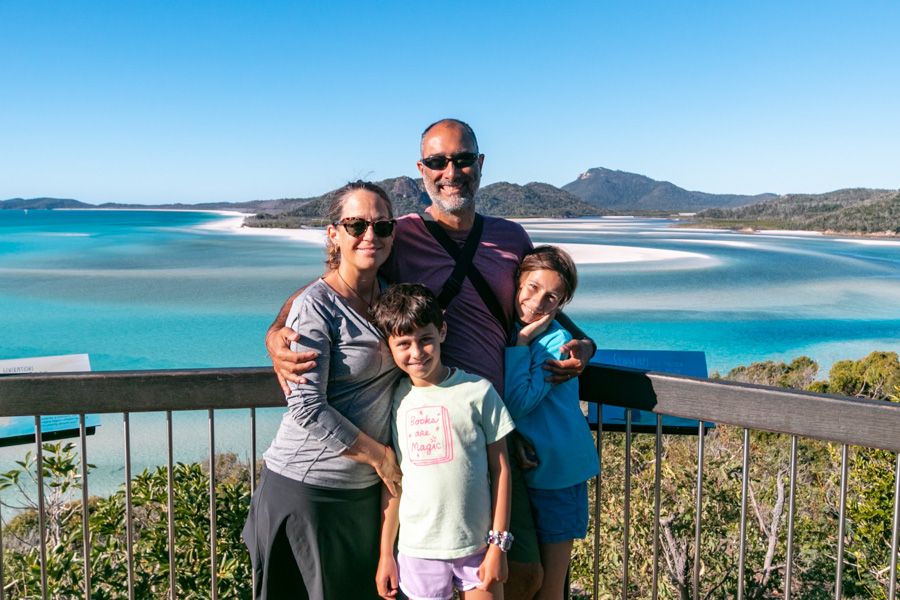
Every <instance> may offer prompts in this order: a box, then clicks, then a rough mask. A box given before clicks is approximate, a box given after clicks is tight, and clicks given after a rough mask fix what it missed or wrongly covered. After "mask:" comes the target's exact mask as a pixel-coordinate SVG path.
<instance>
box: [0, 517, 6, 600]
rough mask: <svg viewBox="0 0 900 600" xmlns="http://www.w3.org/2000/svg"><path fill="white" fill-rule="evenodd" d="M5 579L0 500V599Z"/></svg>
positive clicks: (2, 595) (1, 598) (2, 596)
mask: <svg viewBox="0 0 900 600" xmlns="http://www.w3.org/2000/svg"><path fill="white" fill-rule="evenodd" d="M5 587H6V581H5V580H4V579H3V503H2V502H0V600H4V598H5V594H4V593H3V588H5Z"/></svg>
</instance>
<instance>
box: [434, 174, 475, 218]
mask: <svg viewBox="0 0 900 600" xmlns="http://www.w3.org/2000/svg"><path fill="white" fill-rule="evenodd" d="M422 182H423V183H424V184H425V192H426V193H427V194H428V197H429V198H431V202H432V204H434V206H435V207H437V209H438V210H440V211H441V212H445V213H449V214H451V215H452V214H458V213H462V212H467V211H469V210H471V209H473V208H474V207H475V194H474V193H470V194H457V195H455V196H442V195H441V193H440V191H439V190H438V186H437V185H436V184H435V183H434V182H432V181H428V180H427V179H423V181H422Z"/></svg>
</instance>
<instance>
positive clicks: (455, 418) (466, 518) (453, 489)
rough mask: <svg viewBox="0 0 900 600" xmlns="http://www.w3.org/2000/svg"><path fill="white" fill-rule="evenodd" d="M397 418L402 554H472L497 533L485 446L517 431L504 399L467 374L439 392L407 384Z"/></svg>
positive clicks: (453, 377)
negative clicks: (493, 526) (491, 532)
mask: <svg viewBox="0 0 900 600" xmlns="http://www.w3.org/2000/svg"><path fill="white" fill-rule="evenodd" d="M391 416H392V432H393V439H394V449H395V451H396V453H397V458H398V459H399V461H400V469H401V470H402V471H403V494H402V495H401V496H400V539H399V542H398V547H399V549H400V552H402V553H403V554H405V555H407V556H414V557H417V558H434V559H455V558H461V557H463V556H469V555H470V554H474V553H475V552H477V551H478V550H480V549H481V548H483V547H484V546H485V542H484V538H485V535H486V534H487V532H488V530H489V529H490V528H491V478H490V471H489V469H488V458H487V446H488V444H492V443H494V442H497V441H499V440H501V439H503V437H505V436H506V435H507V434H508V433H510V432H511V431H512V430H513V429H514V428H515V424H514V423H513V420H512V417H510V416H509V413H508V412H507V410H506V407H505V406H504V405H503V401H502V400H501V399H500V396H499V395H498V394H497V392H496V390H494V387H493V386H492V385H491V383H490V382H489V381H487V380H486V379H483V378H481V377H478V376H477V375H471V374H469V373H466V372H465V371H463V370H461V369H454V370H453V371H452V372H451V374H450V375H449V376H448V377H447V379H445V380H444V381H443V382H442V383H440V384H439V385H433V386H426V387H417V386H414V385H412V383H411V382H410V380H409V379H408V378H404V379H402V380H401V381H400V383H399V384H398V386H397V389H396V390H395V392H394V397H393V408H392V414H391Z"/></svg>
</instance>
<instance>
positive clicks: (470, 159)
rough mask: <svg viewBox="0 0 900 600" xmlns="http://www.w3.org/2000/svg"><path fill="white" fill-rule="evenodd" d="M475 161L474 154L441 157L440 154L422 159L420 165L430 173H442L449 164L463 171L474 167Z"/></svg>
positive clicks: (464, 153)
mask: <svg viewBox="0 0 900 600" xmlns="http://www.w3.org/2000/svg"><path fill="white" fill-rule="evenodd" d="M476 160H478V154H476V153H475V152H457V153H456V154H451V155H450V156H441V155H440V154H435V155H434V156H428V157H426V158H423V159H422V164H423V165H425V166H426V167H428V168H429V169H431V170H432V171H442V170H444V169H446V168H447V165H448V164H449V163H453V166H454V167H456V168H457V169H465V168H466V167H471V166H472V165H474V164H475V161H476Z"/></svg>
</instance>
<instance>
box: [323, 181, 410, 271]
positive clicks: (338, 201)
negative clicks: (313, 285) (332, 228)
mask: <svg viewBox="0 0 900 600" xmlns="http://www.w3.org/2000/svg"><path fill="white" fill-rule="evenodd" d="M357 190H368V191H370V192H372V193H373V194H375V195H376V196H378V197H379V198H381V199H382V200H384V203H385V205H386V206H387V210H388V217H390V218H392V219H393V218H394V207H393V205H392V204H391V199H390V198H389V197H388V195H387V192H385V191H384V189H382V188H381V186H378V185H375V184H374V183H372V182H370V181H362V180H357V181H351V182H350V183H348V184H347V185H345V186H344V187H342V188H338V189H336V190H335V191H333V192H332V193H331V197H330V198H329V199H328V206H327V209H326V211H325V218H326V219H328V222H329V223H330V224H334V223H337V222H338V221H340V220H341V213H342V212H344V202H346V201H347V198H349V197H350V196H351V195H352V194H353V192H355V191H357ZM339 264H341V249H340V248H338V247H337V245H335V244H333V243H332V242H331V239H330V238H328V237H326V238H325V265H326V266H327V267H328V269H329V270H330V271H333V270H334V269H337V268H338V265H339Z"/></svg>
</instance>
